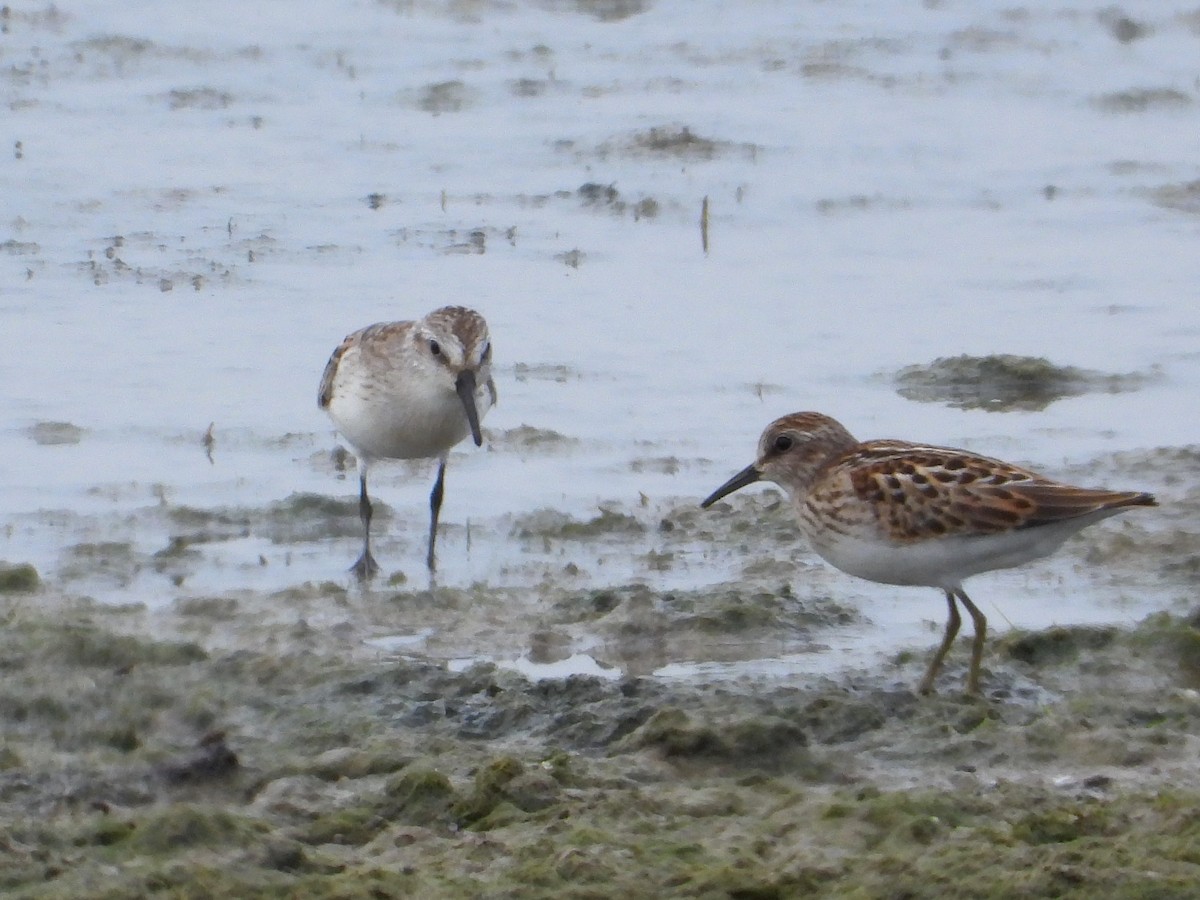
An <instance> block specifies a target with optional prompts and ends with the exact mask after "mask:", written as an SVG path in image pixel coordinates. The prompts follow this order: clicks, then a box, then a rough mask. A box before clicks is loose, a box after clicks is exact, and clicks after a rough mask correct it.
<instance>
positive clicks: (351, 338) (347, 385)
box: [317, 306, 496, 581]
mask: <svg viewBox="0 0 1200 900" xmlns="http://www.w3.org/2000/svg"><path fill="white" fill-rule="evenodd" d="M491 365H492V343H491V339H490V338H489V336H488V327H487V322H485V321H484V319H483V316H481V315H480V314H479V313H477V312H475V311H474V310H472V309H466V308H465V307H462V306H444V307H442V308H441V309H435V310H434V311H433V312H431V313H430V314H429V315H427V316H425V318H423V319H419V320H416V321H407V322H380V323H378V324H375V325H368V326H367V327H366V328H361V329H359V330H358V331H355V332H354V333H352V334H350V335H348V336H347V337H346V339H345V340H343V341H342V342H341V344H339V345H338V348H337V349H336V350H334V351H333V355H332V356H331V357H329V362H328V363H327V364H326V366H325V374H324V375H322V376H321V387H320V389H319V391H318V394H317V405H318V406H319V407H320V408H321V409H323V410H325V411H326V412H327V413H329V417H330V418H331V419H333V423H334V425H336V426H337V429H338V431H339V432H340V433H341V435H342V437H344V438H345V439H346V441H347V442H348V443H349V444H350V446H351V447H353V448H354V453H355V455H356V457H357V458H358V478H359V496H358V513H359V517H360V518H361V519H362V523H363V549H362V555H361V556H359V558H358V561H357V562H355V563H354V565H353V566H352V567H351V571H352V572H354V573H355V575H357V576H358V578H359V579H360V580H364V581H365V580H367V579H369V578H370V577H371V576H373V575H374V574H375V573H376V572H378V571H379V566H378V564H377V563H376V562H375V558H374V557H373V556H372V555H371V501H370V499H369V498H368V496H367V471H368V469H369V468H370V466H371V464H372V463H373V462H375V461H376V460H379V459H432V458H436V459H437V460H438V473H437V480H436V481H435V482H434V484H433V492H432V493H431V494H430V495H429V511H430V518H429V553H428V555H427V556H426V560H425V561H426V564H427V565H428V567H429V571H430V572H433V571H434V569H435V568H436V565H437V561H436V556H435V552H434V548H435V545H436V543H437V526H438V514H439V512H440V511H441V508H442V493H443V490H444V487H445V479H446V458H447V456H448V455H449V453H450V448H452V447H453V446H454V445H455V444H457V443H458V442H459V441H461V440H462V439H463V438H465V437H466V436H467V435H468V434H469V435H471V437H472V439H473V440H474V441H475V446H477V447H478V446H482V444H483V435H482V434H481V433H480V430H479V422H480V420H481V419H482V418H483V417H484V416H485V415H486V414H487V411H488V410H489V409H491V408H492V407H493V406H494V405H495V404H496V384H495V382H493V381H492V374H491Z"/></svg>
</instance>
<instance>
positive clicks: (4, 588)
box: [0, 563, 42, 594]
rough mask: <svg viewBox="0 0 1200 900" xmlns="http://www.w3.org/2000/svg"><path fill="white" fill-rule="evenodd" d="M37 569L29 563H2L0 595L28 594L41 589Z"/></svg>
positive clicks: (0, 568)
mask: <svg viewBox="0 0 1200 900" xmlns="http://www.w3.org/2000/svg"><path fill="white" fill-rule="evenodd" d="M41 584H42V580H41V578H39V577H38V572H37V569H35V568H34V567H33V566H31V565H30V564H29V563H19V564H17V565H9V564H8V563H0V594H28V593H31V592H33V591H36V590H37V589H38V588H39V587H41Z"/></svg>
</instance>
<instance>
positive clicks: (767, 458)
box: [700, 412, 856, 508]
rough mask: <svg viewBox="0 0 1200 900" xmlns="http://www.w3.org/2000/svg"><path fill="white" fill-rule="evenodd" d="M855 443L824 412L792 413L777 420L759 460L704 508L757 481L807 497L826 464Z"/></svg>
mask: <svg viewBox="0 0 1200 900" xmlns="http://www.w3.org/2000/svg"><path fill="white" fill-rule="evenodd" d="M855 443H856V441H855V440H854V438H853V437H851V435H850V432H848V431H847V430H846V429H845V428H843V427H842V425H841V424H840V423H839V422H837V421H835V420H834V419H831V418H829V416H826V415H822V414H821V413H815V412H801V413H792V414H791V415H790V416H784V417H782V418H780V419H776V420H775V421H774V422H772V423H771V424H770V425H768V426H767V428H766V430H765V431H764V432H763V433H762V437H761V438H759V439H758V458H757V459H756V460H755V461H754V462H753V463H752V464H751V465H748V466H746V468H744V469H742V471H740V472H738V473H737V474H736V475H734V476H733V477H732V478H730V479H729V480H728V481H727V482H725V483H724V484H723V485H721V486H720V487H719V488H717V489H716V490H715V491H713V492H712V494H711V495H710V496H709V497H708V498H707V499H706V500H705V501H704V502H703V503H701V504H700V505H701V506H702V507H705V508H707V507H709V506H712V505H713V504H714V503H716V502H717V501H718V500H720V499H721V498H722V497H724V496H726V495H728V494H732V493H733V492H734V491H736V490H739V489H741V488H744V487H745V486H746V485H748V484H754V482H756V481H773V482H775V483H776V484H778V485H779V486H780V487H782V488H784V489H785V490H787V491H788V493H790V494H792V495H796V494H797V493H799V494H800V495H803V494H805V493H807V492H808V488H809V486H810V485H811V484H812V482H813V479H814V478H815V477H816V475H817V472H818V471H819V470H820V468H821V467H822V466H823V465H824V464H825V462H826V461H827V460H828V459H830V458H831V457H832V456H834V455H835V454H838V453H840V452H842V451H843V450H845V449H846V448H848V447H851V446H853V445H854V444H855Z"/></svg>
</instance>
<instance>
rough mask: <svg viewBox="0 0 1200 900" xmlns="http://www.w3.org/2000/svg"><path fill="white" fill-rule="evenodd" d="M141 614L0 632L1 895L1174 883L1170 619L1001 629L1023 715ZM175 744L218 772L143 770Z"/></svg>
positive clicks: (842, 687)
mask: <svg viewBox="0 0 1200 900" xmlns="http://www.w3.org/2000/svg"><path fill="white" fill-rule="evenodd" d="M302 593H303V592H302ZM748 596H750V595H748ZM306 597H307V600H302V601H297V602H308V601H310V600H311V601H319V597H320V591H315V590H314V591H313V592H312V593H311V595H308V594H306ZM614 601H615V602H614ZM264 602H267V603H270V604H275V603H276V601H274V600H273V599H268V598H264ZM383 602H385V603H386V602H387V601H386V598H384V601H383ZM576 602H578V603H582V604H584V605H591V606H592V607H593V609H596V608H601V609H603V608H608V609H609V612H608V614H607V615H608V616H613V615H619V614H620V611H621V610H622V609H623V608H624V607H625V606H626V605H630V604H634V605H642V604H651V605H658V606H659V607H660V608H661V609H664V610H673V614H674V615H678V616H685V615H691V614H693V613H694V612H695V607H697V606H702V605H703V603H704V600H703V598H702V597H700V596H691V595H688V594H679V595H674V597H673V599H668V598H667V595H663V594H657V593H655V592H654V591H652V590H649V589H647V588H645V587H642V588H640V589H638V590H636V591H635V590H634V589H633V588H632V587H631V588H628V589H626V588H613V589H612V590H611V591H610V592H608V596H607V598H604V597H602V596H599V595H597V596H596V597H591V598H589V597H583V598H577V600H576ZM249 603H250V601H249V600H247V601H245V602H239V604H237V606H236V607H231V608H229V609H228V610H225V611H224V612H227V613H228V614H229V615H232V616H235V617H246V616H253V615H255V611H254V610H253V609H252V608H248V604H249ZM389 608H390V607H389ZM144 615H145V614H144V613H134V614H130V615H124V616H114V617H112V618H107V619H105V618H101V617H99V616H98V614H95V613H93V614H91V615H90V616H88V615H81V614H76V615H72V616H67V617H45V616H42V615H40V613H39V612H38V611H22V612H21V614H20V615H17V616H15V617H14V619H13V621H12V622H10V624H9V627H8V628H7V630H3V631H0V649H2V650H3V651H4V652H3V653H0V659H2V660H4V661H5V662H4V664H5V666H6V676H7V677H6V680H5V684H4V688H3V692H0V712H3V716H4V718H5V726H6V727H5V747H4V751H5V752H4V759H5V760H6V762H5V763H4V765H3V766H0V811H2V812H3V823H4V824H3V826H2V827H0V848H15V849H13V850H6V851H5V852H0V891H4V892H5V893H6V895H11V896H13V897H17V898H22V897H27V898H34V897H47V898H49V897H54V898H68V900H75V898H84V897H87V898H91V897H105V896H110V897H114V898H115V897H129V896H146V897H170V898H178V897H197V898H199V897H213V896H236V897H246V898H256V897H264V898H265V897H302V896H303V897H316V898H322V897H388V896H395V897H401V896H429V897H459V896H463V897H466V896H490V897H514V898H515V897H521V898H525V897H529V898H534V900H538V898H551V897H554V898H559V897H562V898H575V897H579V898H583V897H597V898H599V897H609V896H613V895H614V894H615V895H623V896H628V897H631V898H641V897H647V898H649V897H664V896H672V897H673V896H679V897H702V898H710V897H711V898H718V897H719V898H728V897H783V898H791V897H800V896H830V897H864V898H871V897H892V896H895V897H901V896H910V897H922V896H958V897H1014V896H1060V897H1068V898H1075V897H1078V898H1083V897H1091V896H1116V897H1128V898H1133V897H1185V896H1189V891H1191V890H1192V887H1193V885H1194V884H1195V882H1196V879H1197V878H1198V877H1200V851H1197V849H1196V847H1197V846H1200V814H1197V813H1196V810H1197V809H1200V791H1197V790H1196V789H1195V788H1194V787H1193V786H1192V784H1191V783H1190V781H1189V780H1188V779H1187V778H1186V777H1185V778H1181V779H1172V778H1170V777H1166V776H1164V775H1163V774H1162V773H1163V772H1164V771H1170V770H1172V769H1173V768H1175V769H1180V770H1181V771H1183V772H1189V771H1191V770H1190V769H1189V768H1188V766H1189V765H1190V764H1189V762H1188V760H1190V759H1192V754H1191V753H1190V752H1189V749H1188V748H1189V747H1190V746H1191V744H1190V743H1189V741H1190V740H1191V738H1190V736H1191V735H1193V734H1194V733H1195V732H1196V730H1197V729H1198V728H1200V709H1197V708H1196V705H1195V703H1194V699H1193V698H1192V694H1191V692H1190V689H1189V688H1188V687H1187V685H1188V684H1189V680H1190V678H1191V674H1190V669H1189V667H1188V665H1186V664H1184V663H1185V662H1186V661H1187V660H1190V659H1192V654H1193V653H1194V651H1195V645H1196V632H1197V621H1200V620H1198V619H1197V617H1194V616H1179V617H1177V616H1170V615H1161V616H1155V617H1152V618H1151V619H1148V620H1147V621H1146V622H1145V623H1143V624H1142V625H1141V626H1140V627H1138V628H1136V629H1132V630H1121V629H1065V630H1050V631H1047V632H1044V633H1023V634H1014V635H1008V636H1006V637H1005V638H1004V639H1003V640H1002V641H1000V642H997V645H996V647H995V648H994V649H993V652H992V653H991V654H989V659H988V667H989V681H990V682H993V683H1001V684H1007V683H1009V680H1010V679H1011V677H1012V676H1011V675H1010V674H1008V673H1009V672H1010V671H1011V670H1014V669H1015V670H1019V671H1022V672H1029V673H1032V675H1033V676H1035V677H1036V679H1037V680H1039V681H1043V682H1046V683H1048V684H1051V685H1060V684H1061V685H1067V686H1068V689H1067V690H1065V691H1063V694H1062V696H1061V697H1059V698H1057V699H1056V698H1055V697H1054V695H1053V691H1056V690H1062V688H1059V687H1054V688H1051V689H1049V690H1048V693H1047V695H1046V697H1045V698H1043V699H1042V700H1040V701H1038V702H1036V703H1032V702H1029V701H1025V700H1021V699H1019V698H1017V697H1014V696H1011V695H1010V696H1009V697H1008V698H1007V699H991V698H989V699H982V700H981V699H964V698H960V697H957V696H956V697H931V698H917V697H915V696H914V695H913V694H912V693H911V692H909V691H907V690H898V689H896V688H894V687H892V686H889V679H890V678H891V676H890V675H889V676H883V677H877V676H865V675H861V674H860V675H858V676H855V677H854V683H853V684H848V683H845V682H836V683H823V684H804V683H789V681H794V680H784V681H782V682H780V681H772V680H765V681H752V680H747V681H739V680H730V681H726V682H721V683H714V684H694V683H684V682H676V681H670V680H667V681H663V680H659V679H624V680H621V681H618V682H606V681H604V680H602V679H595V678H575V679H563V680H550V681H545V682H539V683H536V684H535V683H530V682H528V681H526V680H524V679H523V678H521V677H520V676H518V675H516V674H514V673H511V672H506V671H503V670H501V669H498V668H497V667H495V666H488V665H477V666H473V667H469V668H468V669H467V670H465V671H462V672H452V671H449V670H448V669H447V668H446V667H445V666H441V665H437V664H433V663H430V662H428V661H424V662H423V661H417V660H408V661H405V660H395V659H391V660H380V659H378V658H377V657H376V656H374V655H371V656H369V657H365V658H361V659H359V658H356V657H354V656H353V655H350V654H347V653H346V645H345V643H344V642H342V641H339V640H338V639H337V638H336V637H335V636H332V635H329V636H328V640H327V641H326V642H325V643H320V642H319V641H318V638H319V637H320V636H321V632H318V631H314V630H311V629H309V630H291V629H289V630H285V631H283V632H280V633H277V634H274V635H273V636H274V637H275V638H276V639H277V641H279V642H278V643H277V644H275V645H274V646H272V647H271V649H269V650H268V649H266V648H265V647H263V648H258V647H254V646H250V647H247V648H246V649H242V650H239V651H236V652H220V653H218V652H213V651H204V650H203V648H194V649H190V650H189V649H180V648H181V647H187V646H189V645H188V644H187V643H186V642H178V644H179V646H176V642H172V641H165V640H151V639H149V638H146V637H138V638H127V637H125V636H122V635H119V634H116V633H115V632H112V631H111V630H110V629H111V628H112V627H115V626H117V625H120V626H121V627H133V626H135V625H136V623H137V621H139V619H138V618H137V617H139V616H144ZM179 618H180V617H179V616H178V615H177V614H176V613H174V612H169V613H168V614H167V617H166V619H165V620H164V621H177V620H178V619H179ZM130 641H132V643H130ZM1010 643H1011V648H1012V649H1010V647H1009V644H1010ZM163 648H173V649H163ZM197 649H200V650H201V652H199V653H198V652H196V650H197ZM81 660H83V661H84V662H86V665H84V664H81V663H80V661H81ZM131 662H132V667H131V668H127V666H128V664H129V663H131ZM181 663H183V664H181ZM1130 666H1137V667H1138V668H1137V669H1136V674H1134V673H1131V671H1130V669H1129V667H1130ZM48 672H54V673H57V674H56V677H48V676H47V674H46V673H48ZM1018 683H1019V682H1018ZM429 704H434V705H436V706H437V707H438V709H439V710H441V714H440V715H438V716H432V717H431V716H427V715H425V714H424V713H423V712H421V711H422V710H424V709H426V708H427V707H428V705H429ZM13 716H17V717H18V718H13ZM201 725H203V726H205V727H208V728H219V729H222V730H223V731H227V732H228V733H227V735H224V736H222V737H220V738H209V740H218V739H219V740H221V741H222V742H223V741H228V745H229V747H230V748H231V749H233V750H236V753H237V757H238V759H239V760H240V761H241V764H242V769H240V770H239V771H240V772H241V773H242V774H240V775H238V776H236V777H233V778H223V779H210V780H199V779H192V780H188V781H186V782H178V781H172V780H171V779H168V778H164V777H163V773H165V772H168V771H171V770H173V767H177V765H178V763H176V762H174V761H175V760H179V759H181V758H186V757H187V756H188V755H190V754H193V753H194V752H195V750H194V746H195V744H196V740H197V739H196V735H195V729H196V728H198V727H201ZM479 734H485V735H486V739H481V738H480V737H477V736H471V735H479ZM1053 773H1066V775H1065V776H1064V777H1065V780H1063V779H1062V778H1055V779H1052V778H1050V774H1053ZM64 797H66V798H69V799H68V800H66V801H64V800H63V799H62V798H64ZM31 847H36V848H37V852H36V855H34V854H32V853H31V852H29V851H28V850H27V848H31ZM22 848H26V849H22Z"/></svg>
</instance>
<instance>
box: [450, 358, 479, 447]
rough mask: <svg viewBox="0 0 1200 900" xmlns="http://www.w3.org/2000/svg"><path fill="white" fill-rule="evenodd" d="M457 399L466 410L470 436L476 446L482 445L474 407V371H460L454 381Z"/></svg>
mask: <svg viewBox="0 0 1200 900" xmlns="http://www.w3.org/2000/svg"><path fill="white" fill-rule="evenodd" d="M454 389H455V390H456V391H457V392H458V399H459V400H461V401H462V405H463V409H465V410H466V411H467V423H468V424H469V425H470V426H471V438H472V439H473V440H474V441H475V446H476V447H482V446H483V435H482V434H481V433H480V431H479V411H478V410H477V409H476V408H475V373H474V372H472V371H471V370H470V369H467V370H466V371H465V372H463V373H461V374H460V375H459V376H458V380H457V381H455V383H454Z"/></svg>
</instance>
